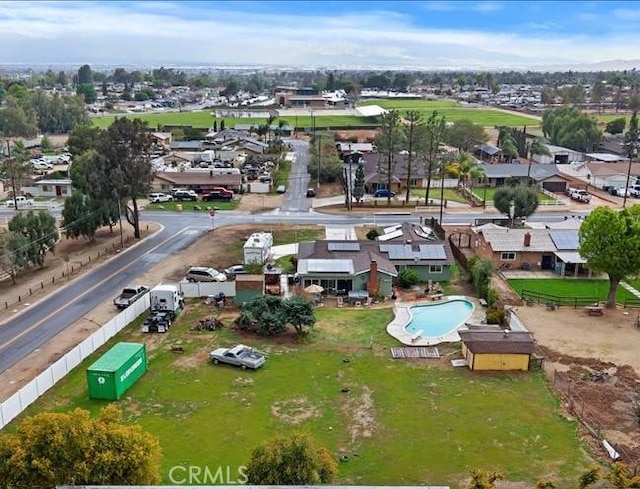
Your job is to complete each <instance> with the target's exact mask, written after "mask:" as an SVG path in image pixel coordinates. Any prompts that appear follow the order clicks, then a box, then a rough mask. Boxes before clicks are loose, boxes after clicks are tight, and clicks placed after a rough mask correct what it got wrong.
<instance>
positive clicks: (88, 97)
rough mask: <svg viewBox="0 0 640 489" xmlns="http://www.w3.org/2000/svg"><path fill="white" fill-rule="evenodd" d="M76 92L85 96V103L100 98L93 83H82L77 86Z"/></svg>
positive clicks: (90, 102)
mask: <svg viewBox="0 0 640 489" xmlns="http://www.w3.org/2000/svg"><path fill="white" fill-rule="evenodd" d="M76 93H77V94H78V95H82V96H83V97H84V103H85V104H92V103H94V102H95V101H96V100H98V93H97V92H96V87H94V86H93V83H81V84H80V85H78V87H77V88H76Z"/></svg>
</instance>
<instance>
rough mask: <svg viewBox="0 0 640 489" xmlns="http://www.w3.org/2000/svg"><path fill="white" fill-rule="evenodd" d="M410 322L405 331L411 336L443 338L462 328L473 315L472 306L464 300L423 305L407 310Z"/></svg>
mask: <svg viewBox="0 0 640 489" xmlns="http://www.w3.org/2000/svg"><path fill="white" fill-rule="evenodd" d="M409 312H410V313H411V321H409V324H407V325H406V326H405V331H406V332H407V333H409V334H411V335H415V334H416V333H418V332H421V334H420V336H425V337H427V336H435V337H438V336H444V335H446V334H447V333H450V332H451V331H454V330H456V329H458V328H459V327H460V326H462V325H463V324H464V323H465V321H466V320H467V319H469V318H470V317H471V314H472V313H473V304H472V303H471V302H469V301H468V300H465V299H455V300H451V301H448V302H442V303H439V304H423V305H419V306H412V307H410V308H409Z"/></svg>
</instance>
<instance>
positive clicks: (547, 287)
mask: <svg viewBox="0 0 640 489" xmlns="http://www.w3.org/2000/svg"><path fill="white" fill-rule="evenodd" d="M509 285H510V286H511V288H512V289H513V290H515V291H516V292H517V293H518V294H521V292H522V290H532V291H535V292H543V293H545V294H550V295H556V296H564V297H597V298H598V299H600V300H601V301H604V300H606V298H607V294H608V292H609V281H608V280H603V279H582V278H578V279H573V278H560V277H559V278H557V279H514V280H509ZM625 299H636V297H635V296H634V295H633V294H631V293H630V292H629V291H627V289H625V288H623V287H620V286H619V287H618V290H617V292H616V302H618V303H619V304H622V303H624V301H625Z"/></svg>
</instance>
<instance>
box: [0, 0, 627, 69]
mask: <svg viewBox="0 0 640 489" xmlns="http://www.w3.org/2000/svg"><path fill="white" fill-rule="evenodd" d="M638 33H640V2H613V1H591V2H589V1H583V2H571V1H563V2H551V1H545V2H534V1H530V2H516V1H505V2H500V1H479V2H475V1H469V2H467V1H456V2H447V1H423V2H420V1H413V2H392V1H388V2H375V1H345V2H294V1H287V2H275V1H255V2H205V1H202V2H179V1H172V2H171V1H170V2H157V1H151V2H117V1H115V2H81V1H77V2H76V1H74V2H0V63H3V64H7V63H25V64H45V65H48V64H51V65H54V64H57V63H65V64H67V63H77V64H81V63H89V64H91V63H94V64H123V65H127V64H128V65H131V64H141V65H144V66H158V65H161V64H165V65H176V64H177V65H179V64H216V63H224V64H234V65H245V64H246V65H255V64H257V65H284V66H326V67H342V68H345V67H349V66H353V67H358V66H370V67H383V66H388V67H411V66H413V67H417V68H424V69H438V68H440V69H459V68H468V69H483V68H486V69H500V68H517V69H521V68H529V67H535V66H538V65H555V64H563V65H566V64H576V63H594V62H600V61H606V60H616V59H622V60H624V59H626V60H629V59H638V58H640V35H638Z"/></svg>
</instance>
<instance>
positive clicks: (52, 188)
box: [22, 178, 73, 198]
mask: <svg viewBox="0 0 640 489" xmlns="http://www.w3.org/2000/svg"><path fill="white" fill-rule="evenodd" d="M22 190H23V191H25V192H28V193H30V194H32V195H33V196H34V197H58V198H60V197H69V196H70V195H71V194H72V192H73V187H72V186H71V179H68V178H60V179H46V178H44V179H42V180H38V181H36V182H33V183H32V184H31V187H29V188H28V189H27V188H23V189H22Z"/></svg>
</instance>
